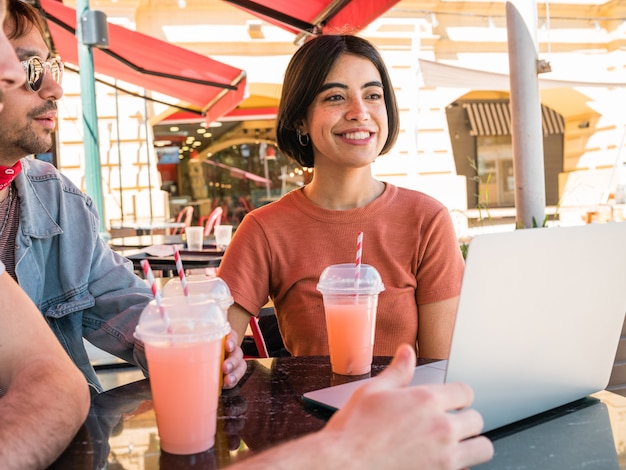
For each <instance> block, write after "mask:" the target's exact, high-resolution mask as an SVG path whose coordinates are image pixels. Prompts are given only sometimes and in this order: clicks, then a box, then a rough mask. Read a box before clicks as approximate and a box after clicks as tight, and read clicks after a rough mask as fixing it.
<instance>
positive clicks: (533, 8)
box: [506, 0, 546, 228]
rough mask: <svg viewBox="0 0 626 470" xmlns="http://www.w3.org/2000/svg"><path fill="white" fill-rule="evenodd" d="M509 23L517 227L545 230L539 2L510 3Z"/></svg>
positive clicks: (508, 3)
mask: <svg viewBox="0 0 626 470" xmlns="http://www.w3.org/2000/svg"><path fill="white" fill-rule="evenodd" d="M506 22H507V32H508V33H507V34H508V49H509V72H510V84H511V122H512V143H513V169H514V176H515V207H516V214H517V215H516V225H517V227H518V228H531V227H541V226H543V224H544V220H545V213H546V189H545V170H544V160H543V132H542V128H541V101H540V98H539V78H538V75H537V64H538V58H537V55H538V54H537V39H536V33H537V5H536V2H535V1H534V0H508V1H507V2H506Z"/></svg>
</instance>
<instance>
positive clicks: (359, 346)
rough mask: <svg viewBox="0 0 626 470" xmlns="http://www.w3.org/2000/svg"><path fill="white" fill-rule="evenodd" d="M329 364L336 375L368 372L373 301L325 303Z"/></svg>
mask: <svg viewBox="0 0 626 470" xmlns="http://www.w3.org/2000/svg"><path fill="white" fill-rule="evenodd" d="M324 309H325V311H326V328H327V330H328V347H329V349H330V364H331V368H332V371H333V372H334V373H335V374H342V375H361V374H367V373H368V372H369V371H370V370H371V367H372V350H373V348H374V325H375V323H376V321H375V318H376V303H374V305H373V306H372V305H371V304H370V303H359V304H328V303H327V304H326V305H325V306H324Z"/></svg>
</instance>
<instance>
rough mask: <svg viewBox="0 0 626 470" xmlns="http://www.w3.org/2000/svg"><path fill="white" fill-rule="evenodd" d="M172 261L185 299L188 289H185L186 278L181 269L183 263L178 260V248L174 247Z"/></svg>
mask: <svg viewBox="0 0 626 470" xmlns="http://www.w3.org/2000/svg"><path fill="white" fill-rule="evenodd" d="M174 260H175V261H176V271H178V277H179V278H180V284H181V285H182V286H183V294H184V295H185V297H188V296H189V287H187V277H186V276H185V270H184V269H183V262H182V260H181V259H180V252H179V251H178V247H177V246H176V245H174Z"/></svg>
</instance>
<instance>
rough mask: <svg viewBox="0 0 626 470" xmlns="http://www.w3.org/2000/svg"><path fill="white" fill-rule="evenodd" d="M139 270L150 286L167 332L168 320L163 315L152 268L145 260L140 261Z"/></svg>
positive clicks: (159, 293)
mask: <svg viewBox="0 0 626 470" xmlns="http://www.w3.org/2000/svg"><path fill="white" fill-rule="evenodd" d="M141 269H143V274H144V276H146V279H147V280H148V284H150V289H151V290H152V295H153V296H154V300H155V301H156V304H157V307H158V308H159V313H160V314H161V318H162V319H163V322H164V323H165V324H166V325H167V331H168V332H169V331H170V326H169V323H170V321H169V318H167V315H166V314H165V309H164V308H163V300H162V298H161V292H160V291H159V289H158V287H157V285H156V281H155V280H154V273H153V272H152V268H151V267H150V262H149V261H148V260H147V259H142V260H141Z"/></svg>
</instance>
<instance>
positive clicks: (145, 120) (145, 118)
mask: <svg viewBox="0 0 626 470" xmlns="http://www.w3.org/2000/svg"><path fill="white" fill-rule="evenodd" d="M143 125H144V132H145V133H146V162H147V164H148V197H149V199H150V222H151V223H152V220H153V218H154V211H153V210H152V165H150V153H151V152H150V141H149V140H148V133H149V132H150V126H148V99H147V96H146V90H145V89H144V90H143Z"/></svg>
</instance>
